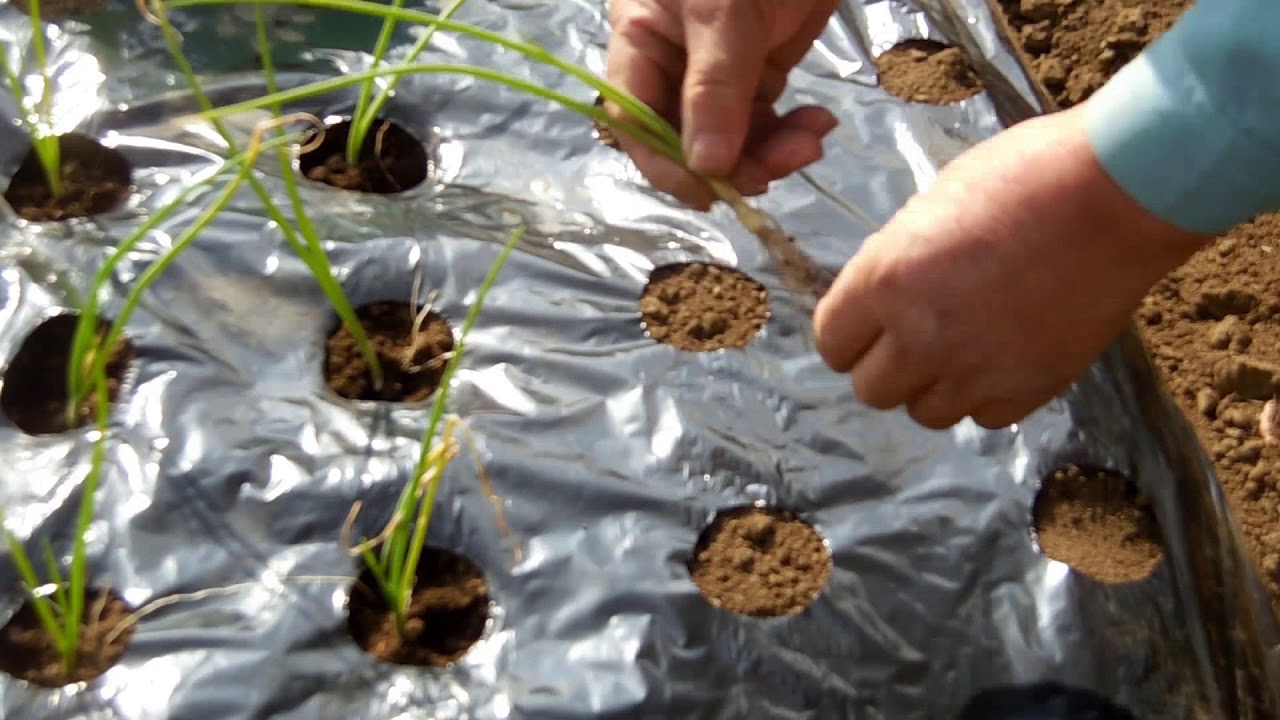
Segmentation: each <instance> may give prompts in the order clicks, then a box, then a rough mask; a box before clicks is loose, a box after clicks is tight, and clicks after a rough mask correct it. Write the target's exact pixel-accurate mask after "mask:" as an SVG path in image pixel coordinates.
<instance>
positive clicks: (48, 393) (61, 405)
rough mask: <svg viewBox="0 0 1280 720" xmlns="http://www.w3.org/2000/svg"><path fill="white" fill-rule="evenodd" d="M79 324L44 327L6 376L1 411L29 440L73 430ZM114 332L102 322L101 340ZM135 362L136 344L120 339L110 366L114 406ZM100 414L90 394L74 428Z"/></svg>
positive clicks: (54, 321)
mask: <svg viewBox="0 0 1280 720" xmlns="http://www.w3.org/2000/svg"><path fill="white" fill-rule="evenodd" d="M77 322H78V318H77V316H76V314H74V313H64V314H61V315H56V316H54V317H52V318H49V319H48V320H45V321H44V322H42V323H40V325H39V326H37V327H36V329H35V330H32V331H31V334H30V335H27V337H26V339H25V340H24V341H23V342H22V345H21V346H20V347H19V348H18V351H17V352H16V353H15V354H14V356H13V359H12V360H10V361H9V367H8V368H7V369H6V370H5V371H4V385H3V386H2V387H0V411H3V412H4V414H5V416H6V417H8V418H9V420H10V421H12V422H13V424H14V425H17V426H18V428H19V429H20V430H22V431H23V432H25V433H27V434H29V435H49V434H54V433H60V432H64V431H66V430H70V429H71V427H72V426H71V425H69V424H68V423H67V363H68V362H69V360H70V354H71V344H72V340H73V339H74V337H75V333H76V323H77ZM110 326H111V325H110V323H109V322H107V321H106V320H102V321H101V322H99V325H98V327H99V333H100V334H99V339H100V338H101V336H102V334H105V333H106V332H107V330H108V329H109V328H110ZM133 357H134V353H133V346H132V344H131V343H130V342H129V340H128V338H126V337H123V336H122V337H121V339H120V341H119V342H118V343H117V344H116V347H115V348H114V350H113V351H112V353H111V357H110V358H109V359H108V361H107V391H108V395H107V397H108V400H109V401H110V402H112V403H114V402H115V401H116V399H117V397H118V396H119V393H120V388H121V386H122V385H123V384H124V376H125V373H126V372H127V371H128V369H129V364H130V363H131V362H132V361H133ZM96 408H97V399H96V397H95V395H94V393H90V394H89V395H88V396H87V397H86V398H85V399H84V400H83V401H82V402H81V403H80V407H78V408H77V414H76V417H77V419H78V422H77V423H76V424H75V427H80V426H83V425H85V424H87V423H88V422H90V421H91V420H92V419H93V417H94V416H95V414H96Z"/></svg>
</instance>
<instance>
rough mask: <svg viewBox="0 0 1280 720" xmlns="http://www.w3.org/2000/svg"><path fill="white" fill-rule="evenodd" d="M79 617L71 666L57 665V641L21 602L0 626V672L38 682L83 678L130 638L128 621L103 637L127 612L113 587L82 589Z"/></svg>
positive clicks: (112, 659) (107, 664)
mask: <svg viewBox="0 0 1280 720" xmlns="http://www.w3.org/2000/svg"><path fill="white" fill-rule="evenodd" d="M85 606H86V607H85V618H84V622H83V623H81V625H80V645H79V652H78V654H77V656H76V658H77V659H76V669H75V671H74V672H72V673H71V674H70V675H67V674H66V673H64V672H63V670H62V658H61V656H60V655H59V654H58V649H57V647H56V646H55V645H54V644H53V642H52V641H51V640H50V638H49V635H48V634H47V633H46V632H45V631H44V627H43V626H42V625H41V624H40V620H39V618H38V617H37V616H36V613H35V610H33V609H32V608H31V605H30V604H29V603H28V604H24V605H23V606H22V607H21V608H19V609H18V612H16V613H14V616H13V618H12V619H10V620H9V622H8V624H7V625H5V626H4V627H3V628H0V672H5V673H8V674H9V675H12V676H13V677H16V678H19V679H22V680H26V681H27V682H30V683H34V684H36V685H41V686H44V687H51V688H56V687H62V686H63V685H68V684H71V683H78V682H86V681H89V680H92V679H94V678H96V677H98V676H99V675H102V674H103V673H105V672H106V671H107V670H110V669H111V667H112V666H114V665H115V664H116V663H117V662H119V660H120V658H121V657H122V656H123V655H124V652H125V650H126V649H127V648H128V646H129V641H130V640H132V639H133V630H134V628H133V626H129V627H127V628H125V629H124V630H121V631H120V632H119V633H118V634H117V635H116V637H114V638H110V639H111V642H110V643H108V642H107V640H108V638H109V637H110V636H111V635H112V633H113V632H114V631H115V629H116V628H117V627H119V626H120V625H121V623H123V622H125V620H126V619H127V618H128V617H129V614H130V610H129V608H128V606H127V605H125V604H124V601H123V600H121V599H120V598H119V597H118V596H116V595H115V594H114V593H111V592H106V593H103V592H102V591H100V590H96V589H94V588H89V589H88V590H87V591H86V592H85Z"/></svg>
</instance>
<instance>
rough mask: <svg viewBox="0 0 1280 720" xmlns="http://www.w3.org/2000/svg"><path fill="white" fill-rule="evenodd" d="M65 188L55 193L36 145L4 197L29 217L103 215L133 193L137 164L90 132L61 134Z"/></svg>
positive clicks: (34, 219)
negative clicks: (130, 162) (131, 164)
mask: <svg viewBox="0 0 1280 720" xmlns="http://www.w3.org/2000/svg"><path fill="white" fill-rule="evenodd" d="M60 143H61V167H62V194H60V195H57V196H54V194H53V191H52V190H51V189H50V187H49V179H48V177H47V176H46V175H45V172H44V166H43V165H41V164H40V157H39V156H38V155H37V154H36V151H35V150H34V149H31V150H28V151H27V154H26V155H25V156H24V157H23V158H22V164H21V165H19V166H18V171H17V172H16V173H14V174H13V178H12V179H11V180H10V181H9V188H8V189H7V190H5V191H4V199H5V202H7V203H9V206H10V207H12V208H13V211H14V212H15V213H17V214H18V216H19V217H21V218H23V219H24V220H30V221H32V222H60V221H63V220H72V219H74V218H84V217H91V216H94V215H103V214H106V213H109V212H113V211H115V210H117V209H118V208H119V207H120V206H121V205H124V203H125V201H126V200H128V199H129V191H130V188H131V187H132V186H133V169H132V167H131V166H130V165H129V160H128V158H126V157H125V156H124V155H123V154H122V153H120V152H119V151H118V150H113V149H111V148H109V147H107V146H105V145H103V144H102V143H100V142H98V141H97V140H95V139H94V138H91V137H89V136H88V135H81V134H79V133H68V134H66V135H62V136H60Z"/></svg>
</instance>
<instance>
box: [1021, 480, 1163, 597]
mask: <svg viewBox="0 0 1280 720" xmlns="http://www.w3.org/2000/svg"><path fill="white" fill-rule="evenodd" d="M1033 517H1034V521H1035V532H1036V540H1037V542H1038V543H1039V545H1040V549H1041V551H1042V552H1044V554H1045V556H1047V557H1049V558H1051V559H1053V560H1057V561H1059V562H1063V563H1066V564H1067V565H1070V566H1071V567H1072V568H1074V569H1075V570H1077V571H1078V572H1081V573H1083V574H1085V575H1087V576H1089V577H1092V578H1094V579H1095V580H1099V581H1101V582H1104V583H1129V582H1136V581H1139V580H1143V579H1146V578H1147V577H1148V576H1150V575H1151V574H1152V573H1153V572H1155V569H1156V567H1157V566H1158V565H1159V564H1160V561H1161V559H1162V558H1163V556H1164V553H1163V550H1162V549H1161V544H1160V532H1159V526H1158V525H1157V524H1156V517H1155V513H1154V512H1153V511H1152V509H1151V506H1150V503H1149V502H1147V501H1146V500H1145V498H1143V497H1142V496H1141V494H1140V492H1139V490H1138V486H1137V483H1135V482H1133V481H1132V480H1131V479H1129V478H1126V477H1124V476H1122V475H1118V474H1116V473H1112V472H1107V471H1095V470H1087V469H1083V468H1080V467H1076V466H1068V467H1066V468H1063V469H1061V470H1058V471H1056V472H1054V473H1053V474H1052V475H1050V476H1049V477H1048V478H1046V479H1045V481H1044V485H1043V486H1042V487H1041V488H1040V492H1039V494H1038V495H1037V496H1036V502H1035V508H1034V510H1033Z"/></svg>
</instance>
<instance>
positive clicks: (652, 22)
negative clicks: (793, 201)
mask: <svg viewBox="0 0 1280 720" xmlns="http://www.w3.org/2000/svg"><path fill="white" fill-rule="evenodd" d="M835 7H836V1H835V0H790V1H789V2H777V1H776V0H613V2H612V4H611V6H610V22H611V24H612V25H613V33H612V35H611V37H610V40H609V51H608V66H609V71H608V75H609V80H610V81H611V82H612V83H614V84H615V85H617V86H618V87H620V88H621V89H623V90H626V91H628V92H630V93H631V94H632V95H634V96H635V97H636V98H638V99H639V100H641V101H642V102H644V103H646V104H647V105H649V106H650V107H652V108H653V109H654V110H656V111H657V112H658V114H660V115H662V116H663V117H665V118H666V119H667V120H668V121H669V122H670V123H671V124H672V125H674V126H675V127H676V128H677V129H679V130H680V134H681V139H682V141H683V144H684V152H685V155H686V157H687V158H688V164H689V167H690V168H691V169H692V170H693V171H694V172H696V173H699V174H701V175H704V176H708V177H713V178H726V179H731V180H732V182H733V184H734V185H735V186H736V187H737V188H738V190H739V191H740V192H742V193H743V194H746V195H759V194H761V193H763V192H764V191H765V190H766V189H767V186H768V184H769V183H770V182H773V181H774V180H778V179H780V178H782V177H785V176H787V175H789V174H791V173H793V172H795V171H797V170H799V169H801V168H803V167H805V166H807V165H809V164H811V163H813V162H816V161H817V160H819V159H820V158H821V157H822V139H823V137H825V136H826V135H827V133H829V132H831V130H833V129H834V128H835V126H836V119H835V117H834V116H833V115H832V114H831V113H830V112H828V111H827V110H825V109H823V108H819V107H800V108H796V109H794V110H792V111H790V112H788V113H787V114H785V115H783V116H781V117H779V116H778V114H777V113H776V112H775V111H774V109H773V104H774V102H775V101H777V99H778V97H779V96H780V95H781V94H782V91H783V89H784V88H785V86H786V82H787V76H788V74H789V73H790V71H791V69H792V68H793V67H795V65H796V64H797V63H799V62H800V60H801V59H802V58H803V57H804V55H805V53H807V52H808V51H809V48H810V46H812V44H813V41H814V40H815V39H816V38H817V37H818V35H819V33H821V31H822V28H823V27H824V26H825V25H826V22H827V19H828V18H829V17H830V16H831V13H832V12H834V10H835ZM609 109H610V113H611V115H613V116H614V117H615V118H622V117H625V115H624V114H623V113H622V112H621V111H620V110H619V109H618V108H616V107H610V108H609ZM619 140H620V144H621V146H622V149H623V150H625V151H626V152H627V153H628V154H629V155H631V157H632V159H633V160H634V161H635V164H636V167H637V168H639V170H640V172H641V173H642V174H644V176H645V177H646V178H647V179H648V180H649V182H650V183H652V184H653V186H654V187H656V188H657V189H659V190H662V191H664V192H668V193H671V194H672V195H673V196H675V197H676V198H677V199H679V200H680V201H681V202H684V203H686V204H688V205H691V206H693V207H695V208H698V209H706V208H708V207H710V205H711V204H712V202H714V201H715V200H716V196H715V195H713V194H712V192H711V191H710V190H709V189H708V188H707V187H706V184H705V183H704V182H702V181H701V180H699V179H698V178H697V177H695V176H694V174H693V173H690V172H689V171H688V170H685V169H683V168H681V167H680V166H679V165H677V164H676V163H675V162H673V161H671V160H670V159H668V158H666V157H663V156H662V155H661V154H659V153H657V152H654V151H653V150H652V149H650V148H648V147H645V146H644V145H643V144H641V143H639V142H637V141H636V140H635V139H633V138H629V137H625V136H624V137H621V138H619Z"/></svg>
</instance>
